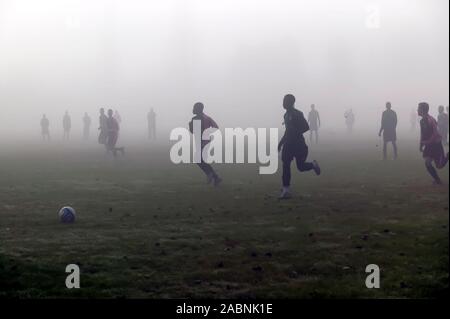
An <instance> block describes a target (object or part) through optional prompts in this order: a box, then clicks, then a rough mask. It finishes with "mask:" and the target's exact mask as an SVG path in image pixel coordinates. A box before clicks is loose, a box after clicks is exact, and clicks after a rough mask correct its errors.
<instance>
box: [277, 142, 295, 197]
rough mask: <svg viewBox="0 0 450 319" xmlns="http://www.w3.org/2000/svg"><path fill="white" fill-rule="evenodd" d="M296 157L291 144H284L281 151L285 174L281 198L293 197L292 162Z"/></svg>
mask: <svg viewBox="0 0 450 319" xmlns="http://www.w3.org/2000/svg"><path fill="white" fill-rule="evenodd" d="M293 158H294V154H293V151H292V149H291V148H290V147H289V146H286V145H285V146H283V150H282V153H281V161H282V163H283V175H282V178H281V179H282V183H283V188H282V190H281V194H280V196H279V199H289V198H291V197H292V195H291V191H290V189H289V188H290V186H291V162H292V160H293Z"/></svg>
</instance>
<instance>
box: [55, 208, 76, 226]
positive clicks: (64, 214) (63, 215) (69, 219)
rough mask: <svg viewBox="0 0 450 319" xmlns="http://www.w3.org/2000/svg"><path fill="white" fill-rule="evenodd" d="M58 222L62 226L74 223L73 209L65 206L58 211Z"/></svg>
mask: <svg viewBox="0 0 450 319" xmlns="http://www.w3.org/2000/svg"><path fill="white" fill-rule="evenodd" d="M58 216H59V221H60V222H61V223H63V224H71V223H73V222H75V216H76V213H75V209H73V208H72V207H70V206H65V207H63V208H61V209H60V210H59V213H58Z"/></svg>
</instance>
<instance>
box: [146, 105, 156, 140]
mask: <svg viewBox="0 0 450 319" xmlns="http://www.w3.org/2000/svg"><path fill="white" fill-rule="evenodd" d="M147 124H148V139H149V140H156V113H155V111H153V108H151V109H150V112H148V114H147Z"/></svg>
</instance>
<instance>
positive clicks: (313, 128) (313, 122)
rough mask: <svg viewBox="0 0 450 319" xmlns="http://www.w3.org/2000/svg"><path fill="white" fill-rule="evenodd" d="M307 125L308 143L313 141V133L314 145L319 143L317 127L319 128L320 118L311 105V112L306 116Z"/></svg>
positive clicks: (314, 107)
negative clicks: (314, 137)
mask: <svg viewBox="0 0 450 319" xmlns="http://www.w3.org/2000/svg"><path fill="white" fill-rule="evenodd" d="M308 124H309V131H310V132H309V141H310V142H311V143H312V141H313V132H314V133H315V136H316V144H318V143H319V127H320V116H319V112H318V111H317V110H316V106H315V105H314V104H312V105H311V111H309V114H308Z"/></svg>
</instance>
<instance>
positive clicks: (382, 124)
mask: <svg viewBox="0 0 450 319" xmlns="http://www.w3.org/2000/svg"><path fill="white" fill-rule="evenodd" d="M383 130H384V113H383V115H382V116H381V127H380V131H379V132H378V136H381V133H382V132H383Z"/></svg>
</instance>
